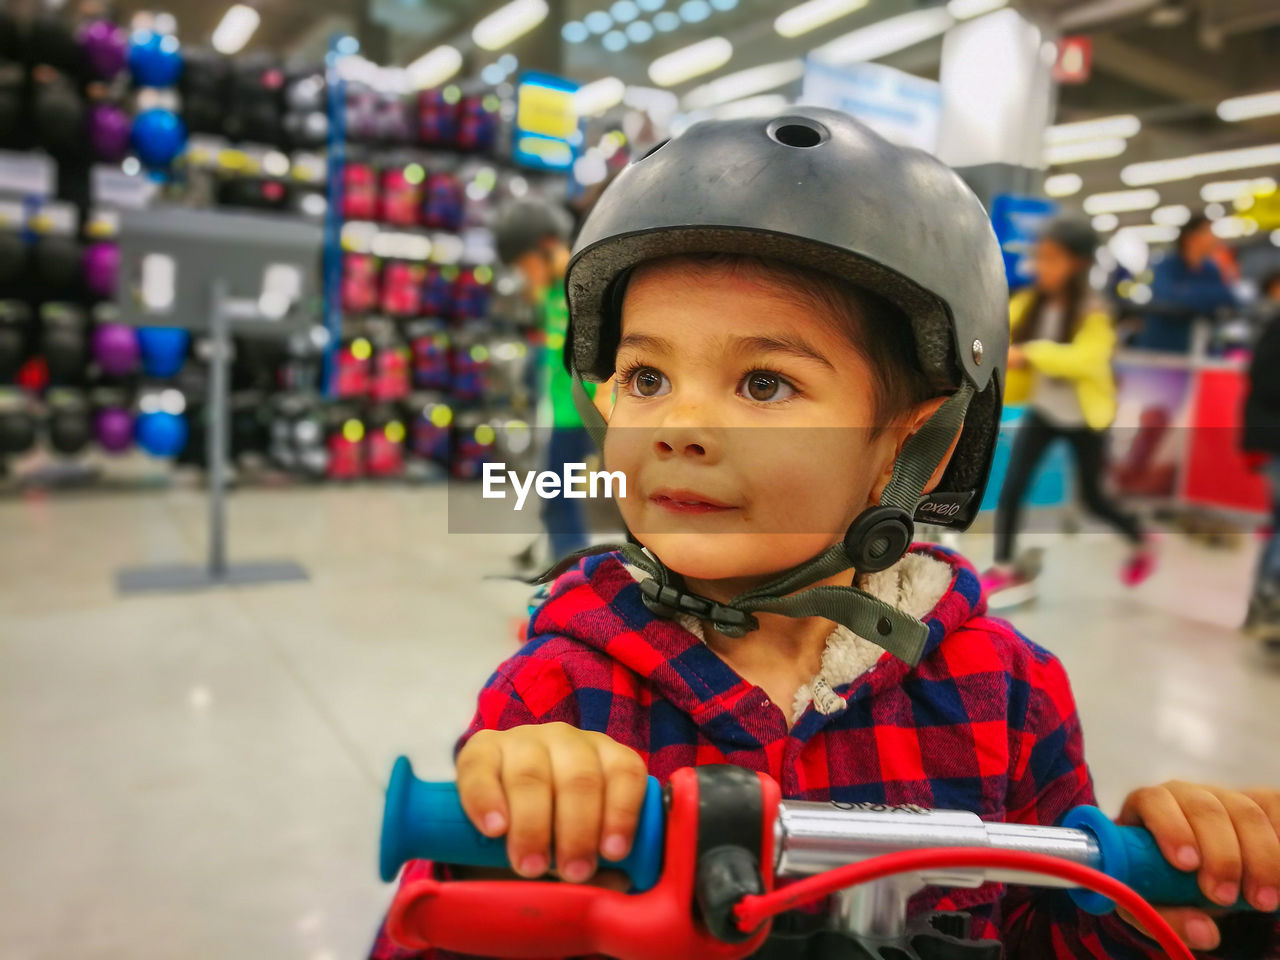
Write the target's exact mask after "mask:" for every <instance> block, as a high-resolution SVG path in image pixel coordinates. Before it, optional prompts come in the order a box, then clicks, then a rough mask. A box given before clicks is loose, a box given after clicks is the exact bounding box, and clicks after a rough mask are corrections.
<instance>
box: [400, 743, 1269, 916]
mask: <svg viewBox="0 0 1280 960" xmlns="http://www.w3.org/2000/svg"><path fill="white" fill-rule="evenodd" d="M665 806H666V802H665V800H664V797H663V793H662V790H661V788H660V786H659V784H658V781H657V780H656V779H655V778H654V777H650V778H649V785H648V790H647V793H646V794H645V800H644V805H643V807H642V808H641V812H640V819H639V825H638V828H637V830H636V836H635V841H634V843H633V845H632V849H631V853H630V854H629V855H628V856H627V858H626V859H625V860H623V861H621V862H619V863H617V864H611V865H610V868H611V869H618V870H621V871H623V872H624V873H626V874H627V876H628V877H630V879H631V882H632V891H633V892H635V893H640V892H644V891H646V890H649V889H651V888H652V887H653V886H654V885H655V884H656V883H657V882H658V879H659V876H660V874H661V869H662V848H663V842H664V822H665V818H666V810H665ZM772 829H773V834H774V838H775V843H774V851H775V856H774V863H773V864H772V867H773V871H774V873H775V874H776V875H777V876H779V877H801V876H810V875H813V874H816V873H820V872H823V871H826V870H831V869H833V868H837V867H841V866H844V865H846V864H849V863H856V862H859V861H861V860H866V859H868V858H869V857H872V856H876V855H879V854H884V853H892V852H898V851H905V850H922V849H931V848H941V847H968V848H979V847H981V848H987V849H991V850H1008V851H1021V852H1027V853H1039V854H1046V855H1049V856H1053V857H1056V858H1058V859H1061V860H1067V861H1069V862H1072V863H1076V864H1079V865H1081V866H1085V867H1091V868H1093V869H1095V870H1098V871H1101V872H1102V873H1105V874H1107V875H1108V876H1110V877H1112V878H1114V879H1116V880H1118V881H1119V882H1121V883H1123V884H1125V885H1126V886H1129V887H1132V888H1133V889H1134V890H1136V891H1137V892H1138V893H1139V894H1141V895H1142V896H1143V898H1144V899H1146V900H1147V901H1148V902H1150V903H1152V904H1156V905H1159V906H1196V907H1204V908H1215V909H1221V906H1220V905H1219V904H1217V903H1214V902H1213V901H1211V900H1209V899H1208V898H1206V897H1205V896H1204V894H1203V893H1202V892H1201V891H1200V887H1199V885H1198V883H1197V880H1196V873H1195V872H1194V871H1183V870H1180V869H1178V868H1177V867H1175V866H1173V865H1172V864H1170V863H1169V862H1168V861H1167V860H1165V858H1164V856H1163V855H1162V854H1161V853H1160V849H1159V847H1158V846H1157V845H1156V842H1155V839H1154V837H1152V835H1151V833H1150V832H1149V831H1147V830H1144V829H1143V828H1141V827H1122V826H1117V825H1116V824H1115V823H1113V822H1112V821H1111V820H1110V819H1108V818H1107V816H1106V815H1105V814H1103V813H1102V811H1100V810H1099V809H1098V808H1097V807H1090V806H1080V807H1076V808H1075V809H1074V810H1072V811H1070V813H1068V814H1067V816H1066V818H1065V819H1064V820H1063V823H1062V825H1061V826H1058V827H1046V826H1031V825H1022V824H1006V823H988V822H986V821H984V820H982V819H980V818H979V817H978V816H977V815H976V814H974V813H971V812H968V811H950V810H926V809H924V808H921V807H915V806H910V805H906V806H886V805H883V804H840V803H836V804H832V803H813V802H807V801H793V800H783V801H781V802H780V803H779V805H778V810H777V813H776V817H775V820H774V823H773V825H772ZM409 860H432V861H435V862H438V863H448V864H454V865H459V866H473V867H510V863H509V862H508V860H507V848H506V840H505V838H496V839H494V838H489V837H486V836H485V835H484V834H482V833H481V832H480V831H479V830H477V829H476V828H475V827H474V826H473V825H472V823H471V821H470V820H469V819H468V818H467V816H466V814H465V813H464V812H463V809H462V804H461V802H460V801H459V799H458V790H457V785H456V784H454V783H449V782H444V783H439V782H437V783H430V782H427V781H424V780H420V779H418V778H417V777H415V776H414V774H413V769H412V767H411V766H410V764H409V760H408V759H407V758H406V757H401V758H400V759H399V760H397V761H396V764H395V767H394V768H393V770H392V774H391V783H390V786H389V787H388V789H387V797H386V808H385V812H384V816H383V823H382V841H381V848H380V857H379V865H380V871H381V875H382V879H383V880H385V881H388V882H390V881H391V880H394V879H395V877H396V875H397V874H398V873H399V871H400V867H401V866H403V864H404V863H406V862H407V861H409ZM923 880H924V882H925V883H926V884H930V885H939V886H963V887H976V886H978V885H979V884H981V883H987V882H1001V883H1028V882H1030V883H1034V884H1036V885H1040V886H1066V884H1065V883H1064V882H1063V881H1061V880H1058V879H1056V878H1052V877H1046V876H1037V877H1034V878H1033V877H1029V876H1027V875H1026V874H1025V873H1024V872H1019V871H1000V870H994V869H982V870H979V869H974V870H968V871H956V870H948V871H940V872H938V873H937V874H936V875H930V874H927V873H926V875H925V876H924V877H923ZM1071 896H1072V898H1073V899H1074V901H1075V902H1076V904H1077V906H1079V907H1080V908H1081V909H1082V910H1086V911H1088V912H1089V913H1094V914H1105V913H1109V912H1110V911H1111V910H1112V909H1113V908H1114V904H1113V903H1112V901H1111V900H1109V899H1108V898H1106V897H1103V896H1100V895H1099V894H1096V893H1092V892H1090V891H1087V890H1082V889H1072V890H1071ZM1232 909H1236V910H1252V909H1253V908H1252V907H1251V906H1250V905H1249V904H1248V903H1247V902H1246V901H1245V900H1244V898H1243V897H1242V898H1241V899H1239V900H1238V901H1237V902H1236V903H1235V905H1234V907H1233V908H1232Z"/></svg>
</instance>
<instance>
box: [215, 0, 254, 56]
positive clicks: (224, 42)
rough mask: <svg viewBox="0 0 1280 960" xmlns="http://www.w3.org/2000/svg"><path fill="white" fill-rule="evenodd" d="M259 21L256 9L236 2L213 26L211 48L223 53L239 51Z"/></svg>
mask: <svg viewBox="0 0 1280 960" xmlns="http://www.w3.org/2000/svg"><path fill="white" fill-rule="evenodd" d="M261 22H262V17H261V16H259V15H258V11H257V10H255V9H253V7H246V6H245V5H244V4H243V3H237V4H236V5H235V6H234V7H232V8H231V9H230V10H228V11H227V12H226V13H224V14H223V15H222V20H221V21H219V23H218V26H217V27H216V28H214V31H213V40H212V43H213V49H215V50H217V51H218V52H219V53H225V54H232V53H239V52H240V51H241V50H243V49H244V45H245V44H246V43H248V42H249V38H250V37H252V36H253V31H255V30H257V29H258V24H259V23H261Z"/></svg>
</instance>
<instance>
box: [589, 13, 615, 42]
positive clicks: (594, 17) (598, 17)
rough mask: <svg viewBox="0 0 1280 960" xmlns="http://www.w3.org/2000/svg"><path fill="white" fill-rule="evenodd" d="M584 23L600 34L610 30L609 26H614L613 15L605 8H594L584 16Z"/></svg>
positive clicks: (593, 31)
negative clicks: (606, 11) (605, 10)
mask: <svg viewBox="0 0 1280 960" xmlns="http://www.w3.org/2000/svg"><path fill="white" fill-rule="evenodd" d="M582 25H583V26H584V27H586V28H587V29H588V30H590V31H591V32H592V33H594V34H596V35H597V36H599V35H600V34H602V33H608V32H609V28H610V27H612V26H613V17H611V16H609V15H608V14H607V13H605V12H604V11H603V10H592V11H591V12H590V13H588V14H587V15H586V16H585V17H583V18H582Z"/></svg>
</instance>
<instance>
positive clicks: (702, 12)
mask: <svg viewBox="0 0 1280 960" xmlns="http://www.w3.org/2000/svg"><path fill="white" fill-rule="evenodd" d="M709 16H711V5H710V4H709V3H707V0H685V2H684V3H682V4H680V19H681V20H683V21H684V22H685V23H701V22H702V21H703V20H705V19H707V17H709Z"/></svg>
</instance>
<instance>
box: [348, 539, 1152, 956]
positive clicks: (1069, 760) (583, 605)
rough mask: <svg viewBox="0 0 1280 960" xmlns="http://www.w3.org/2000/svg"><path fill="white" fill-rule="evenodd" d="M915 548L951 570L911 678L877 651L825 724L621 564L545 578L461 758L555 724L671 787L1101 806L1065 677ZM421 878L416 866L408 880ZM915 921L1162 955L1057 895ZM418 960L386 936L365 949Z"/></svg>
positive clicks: (964, 567) (1033, 951)
mask: <svg viewBox="0 0 1280 960" xmlns="http://www.w3.org/2000/svg"><path fill="white" fill-rule="evenodd" d="M916 550H917V551H918V552H925V553H927V554H928V555H930V556H932V557H934V558H935V559H938V560H941V561H943V562H945V563H947V564H949V565H950V566H951V567H952V569H953V571H954V579H953V581H952V584H951V587H950V589H948V590H947V592H946V593H945V594H944V596H943V597H942V598H941V599H940V600H939V601H938V603H937V604H936V606H935V607H934V609H933V611H932V612H931V613H930V614H929V615H928V616H927V617H926V618H925V623H926V624H927V625H928V627H929V641H928V645H927V647H926V650H925V654H924V656H923V658H922V659H921V661H920V663H919V665H918V666H916V667H914V668H912V667H910V666H908V665H907V664H906V663H904V662H903V661H901V660H898V659H897V658H895V657H893V656H891V655H889V654H885V655H883V656H882V657H881V658H880V659H879V661H878V662H877V663H876V664H875V665H874V666H873V667H872V668H871V669H870V670H868V671H867V672H866V673H864V674H863V675H862V676H860V677H858V678H856V679H855V680H854V681H853V682H852V683H849V684H845V685H843V686H839V687H836V688H835V689H836V693H838V694H839V695H840V696H841V697H843V698H844V699H845V700H846V702H847V704H848V706H847V708H846V709H845V710H843V711H842V712H840V713H836V714H830V715H824V714H822V713H819V712H817V711H816V710H815V709H814V708H813V706H812V705H810V706H809V708H808V709H807V710H806V711H805V713H804V714H803V715H802V716H801V717H800V718H799V719H798V720H797V721H796V722H795V724H794V726H790V727H789V726H788V718H787V717H786V716H785V715H784V714H783V712H782V710H780V709H779V708H778V707H777V706H776V705H775V704H774V703H772V701H770V699H769V698H768V696H767V695H766V694H765V693H764V691H763V690H761V689H760V688H759V687H757V686H755V685H753V684H751V683H748V682H747V681H746V680H744V679H742V678H741V677H740V676H738V675H737V673H735V672H734V670H733V669H731V668H730V667H729V666H728V665H727V664H726V663H725V662H724V661H723V660H721V659H720V658H719V657H718V656H716V654H715V653H714V652H712V650H711V649H710V648H708V647H707V646H705V645H704V644H703V643H702V642H701V641H699V640H698V638H696V637H695V636H694V635H693V634H691V633H689V632H688V631H687V630H685V629H684V628H682V627H681V626H679V625H678V624H676V623H675V622H672V621H669V620H664V619H661V618H659V617H656V616H655V615H654V614H653V613H651V612H650V611H649V610H648V608H646V607H645V605H644V603H643V601H642V599H641V596H640V591H639V588H638V586H637V584H636V581H635V579H634V578H633V577H632V575H631V574H630V573H629V572H628V570H627V569H626V568H625V567H624V566H623V564H622V562H621V560H620V558H619V557H618V556H617V555H615V554H605V555H601V556H596V557H590V558H588V559H586V560H584V561H582V562H581V563H580V564H579V566H578V567H576V568H575V569H573V570H570V571H569V572H567V573H565V574H564V575H563V576H561V577H560V578H559V580H557V581H556V584H555V586H554V589H553V591H552V594H551V596H550V598H549V599H548V600H547V602H546V603H545V604H544V605H543V606H542V607H540V608H539V609H538V610H537V612H536V614H535V616H534V617H533V619H532V621H531V623H530V628H529V640H528V642H527V643H526V644H525V646H524V647H523V648H522V649H521V650H520V651H519V652H518V653H517V654H516V655H515V656H513V657H511V659H509V660H507V661H506V662H505V663H503V664H502V665H501V666H500V667H499V668H498V670H497V672H496V673H494V675H493V676H492V677H491V678H490V679H489V682H488V683H487V684H486V685H485V688H484V689H483V690H482V691H481V693H480V699H479V708H478V710H477V712H476V716H475V718H474V719H473V720H472V722H471V726H470V727H469V729H468V730H467V732H466V734H464V736H463V738H462V740H461V741H460V743H459V745H461V743H463V742H465V741H466V738H467V737H469V736H470V735H471V734H473V733H475V732H476V731H478V730H483V729H491V730H505V729H508V728H510V727H516V726H520V725H522V724H529V723H550V722H554V721H561V722H564V723H570V724H573V725H574V726H576V727H579V728H581V729H584V730H594V731H599V732H601V733H605V734H607V735H608V736H610V737H612V738H613V739H614V740H616V741H618V742H619V743H622V744H625V745H626V746H628V747H631V748H632V749H633V750H635V751H636V752H637V753H639V754H640V756H641V757H643V758H644V760H645V762H646V764H647V765H648V768H649V772H650V773H651V774H653V775H654V776H656V777H657V778H658V779H659V780H661V781H663V782H664V783H665V782H666V780H667V778H668V777H669V776H670V775H671V773H672V771H674V770H676V769H678V768H680V767H687V766H697V765H700V764H707V763H732V764H737V765H738V766H741V767H747V768H749V769H751V770H761V771H765V772H767V773H768V774H769V775H770V776H772V777H773V778H774V779H775V780H777V781H778V783H779V784H780V785H781V787H782V795H783V796H784V797H786V798H789V799H797V800H819V801H827V800H833V801H840V802H877V803H887V804H908V803H910V804H918V805H920V806H924V807H933V808H938V809H953V810H971V811H974V812H976V813H978V814H979V815H980V816H982V817H983V819H986V820H993V821H1006V822H1010V823H1029V824H1054V823H1056V822H1057V821H1058V820H1059V819H1060V818H1061V817H1062V816H1063V815H1064V814H1065V813H1066V812H1067V811H1068V810H1070V809H1071V808H1072V807H1074V806H1076V805H1077V804H1082V803H1090V804H1091V803H1094V802H1095V801H1094V794H1093V784H1092V782H1091V779H1090V775H1089V770H1088V768H1087V767H1086V766H1085V761H1084V741H1083V738H1082V736H1081V731H1080V722H1079V719H1078V718H1077V716H1076V708H1075V701H1074V699H1073V697H1072V694H1071V688H1070V685H1069V684H1068V682H1067V676H1066V673H1065V672H1064V670H1063V668H1062V665H1061V663H1059V662H1058V660H1057V658H1056V657H1054V656H1053V655H1052V654H1051V653H1049V652H1048V651H1046V650H1044V649H1042V648H1041V647H1038V646H1036V645H1035V644H1033V643H1031V642H1030V641H1028V640H1027V639H1026V638H1024V637H1023V636H1021V635H1020V634H1019V633H1018V632H1017V631H1016V630H1014V629H1013V627H1011V626H1010V625H1009V624H1008V623H1006V622H1005V621H1003V620H998V619H994V618H991V617H988V616H986V614H985V607H986V603H985V601H984V600H983V599H982V596H981V590H980V588H979V584H978V579H977V577H976V576H975V574H974V572H973V569H972V568H971V567H970V566H969V565H968V563H967V562H965V561H964V560H963V559H961V558H959V557H958V556H956V555H955V554H953V553H950V552H949V551H946V550H943V549H941V548H937V547H917V548H916ZM428 869H430V865H429V864H426V863H421V862H420V863H415V864H410V865H409V866H408V867H407V868H406V870H405V873H404V877H403V878H402V882H403V879H408V878H413V877H416V876H421V875H422V872H423V871H424V870H428ZM912 907H913V909H918V910H934V909H944V910H946V909H950V910H965V911H968V912H970V913H971V914H972V915H973V916H974V918H975V921H974V924H973V927H974V934H975V936H980V937H997V938H999V939H1000V940H1002V941H1003V942H1004V944H1005V948H1006V952H1007V956H1009V957H1011V958H1013V957H1027V958H1045V957H1060V958H1073V960H1074V958H1081V960H1083V958H1089V960H1096V958H1102V957H1117V958H1130V957H1134V958H1147V957H1159V956H1161V952H1160V951H1159V949H1158V948H1157V947H1155V945H1154V944H1153V943H1152V942H1151V941H1148V940H1146V938H1145V937H1142V936H1141V935H1140V934H1138V933H1137V932H1136V931H1135V930H1133V928H1131V927H1129V926H1128V925H1127V924H1125V923H1124V922H1123V921H1121V920H1119V919H1118V918H1116V917H1115V916H1114V915H1113V916H1110V917H1106V918H1097V917H1093V916H1090V915H1088V914H1084V913H1082V912H1080V911H1079V910H1077V909H1076V908H1075V907H1074V906H1072V905H1071V903H1070V901H1069V900H1067V898H1066V896H1065V894H1062V893H1060V892H1053V891H1047V890H1035V891H1033V890H1029V889H1026V888H1016V887H1015V888H1011V889H1008V890H1006V889H1005V888H1004V887H1002V886H1000V885H997V884H986V885H984V886H982V887H979V888H977V889H971V890H953V891H948V892H945V895H944V892H943V891H926V892H925V893H923V894H921V895H919V896H917V897H916V898H915V899H914V900H913V901H912ZM419 956H422V955H421V954H417V953H412V952H407V951H403V950H401V949H400V948H398V947H396V946H395V945H394V944H393V943H392V942H391V941H390V940H389V938H388V937H387V936H386V932H385V929H384V930H383V931H381V932H380V934H379V936H378V939H377V942H376V944H375V946H374V949H373V953H372V957H373V958H374V960H405V958H409V957H419Z"/></svg>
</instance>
